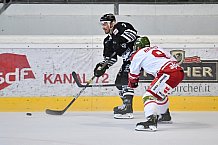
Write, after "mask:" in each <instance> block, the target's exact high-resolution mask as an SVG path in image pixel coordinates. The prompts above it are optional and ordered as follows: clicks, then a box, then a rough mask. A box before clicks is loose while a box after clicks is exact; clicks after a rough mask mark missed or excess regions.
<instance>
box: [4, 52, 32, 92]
mask: <svg viewBox="0 0 218 145" xmlns="http://www.w3.org/2000/svg"><path fill="white" fill-rule="evenodd" d="M30 78H32V79H34V78H35V76H34V74H33V72H32V69H31V67H30V65H29V62H28V61H27V58H26V56H25V55H19V54H11V53H2V54H0V90H2V89H4V88H6V87H8V86H9V85H11V84H12V83H14V82H15V81H21V80H24V79H30Z"/></svg>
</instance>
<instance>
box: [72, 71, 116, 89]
mask: <svg viewBox="0 0 218 145" xmlns="http://www.w3.org/2000/svg"><path fill="white" fill-rule="evenodd" d="M72 76H73V79H74V80H75V82H76V84H77V86H78V87H113V86H118V85H116V84H93V85H87V84H86V85H83V84H81V83H80V81H79V79H78V77H77V74H76V72H75V71H73V72H72Z"/></svg>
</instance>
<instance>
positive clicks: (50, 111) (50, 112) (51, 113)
mask: <svg viewBox="0 0 218 145" xmlns="http://www.w3.org/2000/svg"><path fill="white" fill-rule="evenodd" d="M45 112H46V114H50V115H63V114H64V112H65V111H63V110H51V109H46V110H45Z"/></svg>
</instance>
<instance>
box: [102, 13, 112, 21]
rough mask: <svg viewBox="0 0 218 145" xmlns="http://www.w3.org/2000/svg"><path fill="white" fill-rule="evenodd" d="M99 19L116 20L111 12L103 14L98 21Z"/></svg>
mask: <svg viewBox="0 0 218 145" xmlns="http://www.w3.org/2000/svg"><path fill="white" fill-rule="evenodd" d="M101 21H110V22H112V21H116V18H115V16H114V15H113V14H104V15H103V16H102V17H101V18H100V22H101Z"/></svg>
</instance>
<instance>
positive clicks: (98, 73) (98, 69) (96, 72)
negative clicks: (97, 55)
mask: <svg viewBox="0 0 218 145" xmlns="http://www.w3.org/2000/svg"><path fill="white" fill-rule="evenodd" d="M102 66H103V63H98V64H97V65H96V67H95V69H94V76H96V77H100V76H102V75H103V74H104V73H105V71H106V69H108V66H107V65H106V66H105V67H102Z"/></svg>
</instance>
